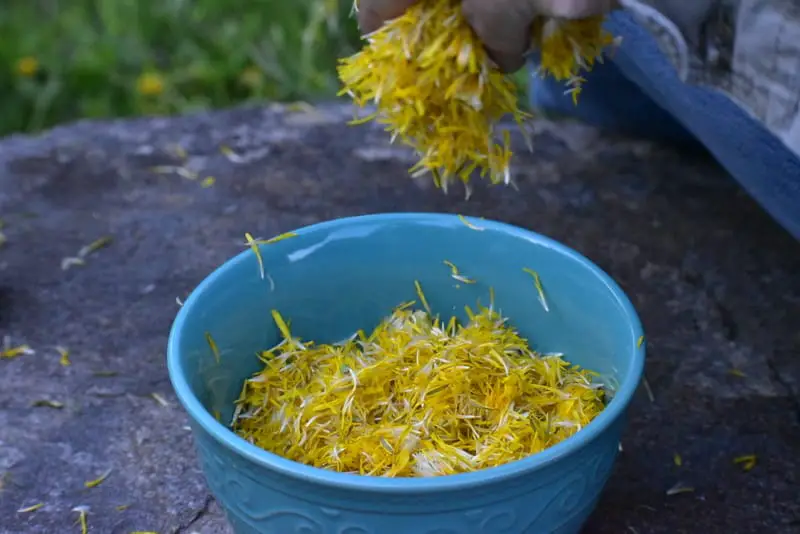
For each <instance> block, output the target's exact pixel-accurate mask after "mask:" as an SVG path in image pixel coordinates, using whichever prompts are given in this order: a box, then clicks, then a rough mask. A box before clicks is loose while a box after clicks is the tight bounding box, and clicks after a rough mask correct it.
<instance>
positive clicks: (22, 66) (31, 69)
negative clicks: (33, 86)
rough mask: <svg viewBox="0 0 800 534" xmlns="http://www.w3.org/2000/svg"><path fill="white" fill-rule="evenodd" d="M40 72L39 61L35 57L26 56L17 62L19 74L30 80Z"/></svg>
mask: <svg viewBox="0 0 800 534" xmlns="http://www.w3.org/2000/svg"><path fill="white" fill-rule="evenodd" d="M37 72H39V60H38V59H36V58H35V57H33V56H25V57H22V58H19V59H18V60H17V74H19V75H20V76H24V77H25V78H30V77H32V76H34V75H35V74H36V73H37Z"/></svg>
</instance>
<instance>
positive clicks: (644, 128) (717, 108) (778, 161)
mask: <svg viewBox="0 0 800 534" xmlns="http://www.w3.org/2000/svg"><path fill="white" fill-rule="evenodd" d="M607 28H608V30H609V31H611V32H612V33H613V34H614V35H619V36H622V39H623V43H624V44H623V46H621V47H620V48H619V50H617V51H616V53H615V54H614V57H613V60H611V61H606V62H605V63H604V64H602V65H598V66H597V67H595V70H594V71H592V72H590V73H588V75H586V76H585V77H586V79H587V83H586V84H585V86H584V88H583V92H582V93H581V97H580V101H579V103H578V106H577V107H576V106H574V105H573V103H572V100H571V98H570V97H569V96H565V95H564V94H563V93H564V87H563V84H561V83H559V82H555V81H554V80H552V79H551V78H546V79H542V78H540V77H538V76H535V75H534V76H533V78H532V83H531V95H530V98H531V103H532V105H533V107H534V109H540V110H543V111H550V112H556V113H559V114H564V115H570V116H573V117H575V118H577V119H579V120H582V121H584V122H586V123H589V124H593V125H596V126H598V127H601V128H606V129H610V130H616V131H621V132H625V133H629V134H632V135H636V136H640V137H647V138H652V139H657V140H666V141H670V142H675V143H686V144H691V143H694V142H698V143H701V144H702V145H703V146H705V148H706V149H707V150H708V151H709V152H710V153H711V154H712V155H713V156H714V157H715V158H716V159H717V161H719V163H720V164H721V165H722V166H723V167H724V168H725V169H726V170H727V171H728V172H729V173H730V174H731V175H732V176H733V178H735V179H736V180H737V181H738V182H739V184H740V185H741V186H742V187H743V188H744V189H745V190H746V191H747V192H748V193H749V194H750V195H751V196H752V197H753V198H755V200H756V201H757V202H758V203H759V204H760V205H761V206H762V207H763V208H764V209H765V210H766V211H767V212H769V213H770V214H771V215H772V217H773V218H774V219H775V220H776V221H778V223H780V224H781V225H782V226H783V227H784V228H785V229H786V230H788V231H789V232H790V233H791V234H792V235H794V237H795V238H796V239H800V158H798V156H797V155H796V154H795V153H794V152H792V151H791V150H790V149H789V148H788V147H787V146H786V145H784V144H783V142H782V141H781V140H780V139H778V138H777V137H776V136H774V135H773V134H772V133H771V132H770V131H769V130H767V129H766V128H765V127H764V126H762V125H761V123H760V122H758V121H757V120H755V119H753V118H751V117H750V115H748V113H747V112H746V111H744V110H743V109H741V108H740V107H739V106H737V105H736V104H735V103H734V102H732V101H731V100H730V99H729V98H728V97H726V96H725V95H723V94H721V93H718V92H716V91H714V90H713V89H708V88H704V87H696V86H691V85H686V84H684V83H683V82H682V81H681V80H680V79H679V78H678V75H677V73H676V72H675V70H674V68H673V67H672V65H671V64H670V63H669V62H668V60H667V59H666V58H665V57H664V55H663V54H662V53H661V51H660V50H659V49H658V46H657V44H656V42H655V41H654V39H653V38H652V37H651V36H650V34H649V33H648V31H647V30H645V29H644V28H643V27H641V26H640V25H639V24H638V23H637V22H635V21H634V20H633V18H632V17H631V16H630V15H629V14H628V13H626V12H624V11H618V12H615V13H613V14H612V15H611V16H610V17H609V19H608V22H607ZM535 61H536V60H535V59H533V60H532V63H533V64H532V69H534V68H535V66H536V65H535ZM798 90H800V88H798Z"/></svg>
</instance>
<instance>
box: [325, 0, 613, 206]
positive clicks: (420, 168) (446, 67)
mask: <svg viewBox="0 0 800 534" xmlns="http://www.w3.org/2000/svg"><path fill="white" fill-rule="evenodd" d="M602 23H603V18H602V17H593V18H589V19H585V20H580V21H567V20H552V19H544V18H542V19H540V20H539V21H537V23H536V24H534V28H533V33H532V45H533V48H534V49H536V50H538V51H539V52H540V53H541V55H542V65H541V71H540V73H541V74H542V75H546V74H550V75H552V76H554V77H555V78H556V79H558V80H562V81H564V82H566V84H567V88H566V89H567V91H568V92H569V93H571V94H572V96H573V99H577V95H578V93H579V91H580V84H581V82H582V81H583V79H582V78H581V77H580V76H579V72H580V71H582V70H590V69H591V67H592V65H593V64H594V62H595V61H597V60H599V58H600V54H601V53H602V51H603V49H604V47H605V46H607V45H608V44H611V43H613V38H612V37H611V35H609V34H608V33H607V32H605V30H603V28H602ZM367 41H368V42H367V45H366V46H365V48H364V49H363V50H361V51H360V52H358V53H357V54H355V55H353V56H351V57H349V58H345V59H343V60H341V64H340V66H339V77H340V78H341V80H342V82H343V85H344V89H343V90H342V92H341V94H348V95H350V96H351V98H352V99H353V100H354V101H355V103H356V104H357V105H359V106H362V107H364V106H367V105H369V104H372V105H374V106H375V108H376V110H375V113H374V114H372V115H369V116H368V117H366V118H364V119H360V120H358V121H354V122H367V121H369V120H373V119H374V120H375V121H377V122H378V123H380V124H382V125H384V126H385V129H386V131H388V132H389V133H390V134H391V135H392V139H393V140H394V139H399V140H400V141H402V142H403V143H405V144H407V145H410V146H411V147H412V148H414V149H415V151H416V152H417V154H418V155H419V157H420V160H419V162H418V163H417V164H416V165H415V166H413V167H412V168H411V169H410V172H411V173H412V176H420V175H423V174H426V173H430V174H431V175H432V176H433V180H434V183H435V184H436V185H437V186H439V187H442V188H443V189H445V190H446V188H447V187H448V185H449V184H451V183H453V182H454V181H458V180H460V181H461V182H463V183H464V184H465V186H467V193H468V194H469V187H468V183H469V180H470V177H471V175H472V174H473V172H474V171H478V172H479V173H480V176H481V177H482V178H486V179H488V180H489V181H490V182H492V183H506V184H508V183H510V181H511V177H510V172H509V164H510V159H511V147H510V144H511V141H510V136H509V135H508V132H504V133H503V134H502V135H498V129H497V127H496V125H497V123H498V121H499V120H500V119H501V118H502V117H503V116H505V115H510V116H511V117H512V118H513V119H514V120H515V121H516V122H517V124H518V125H519V126H520V127H521V126H522V125H523V121H524V120H525V119H526V118H527V117H528V115H527V114H525V113H524V112H522V111H521V110H520V109H519V104H518V99H517V89H516V86H515V84H514V82H513V81H512V79H511V78H510V77H509V76H507V75H505V74H503V73H502V72H500V71H498V70H497V69H495V68H493V67H492V62H491V61H490V59H489V56H488V54H487V53H486V51H485V50H484V48H483V46H482V44H481V42H480V40H479V39H478V37H477V35H475V33H474V32H473V30H472V28H471V27H470V25H469V24H468V22H467V20H466V18H465V17H464V16H463V14H462V12H461V2H460V0H422V1H420V2H417V3H416V4H414V5H413V6H412V7H411V8H410V9H408V10H407V11H406V12H405V14H404V15H402V16H400V17H398V18H396V19H394V20H392V21H390V22H388V23H387V24H386V25H384V26H383V27H382V28H380V29H379V30H377V31H375V32H373V33H371V34H370V35H368V36H367ZM521 129H522V128H521ZM523 133H524V129H523Z"/></svg>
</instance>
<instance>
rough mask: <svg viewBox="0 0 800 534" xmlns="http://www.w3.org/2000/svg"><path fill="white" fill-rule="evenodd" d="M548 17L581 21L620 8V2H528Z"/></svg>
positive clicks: (537, 0)
mask: <svg viewBox="0 0 800 534" xmlns="http://www.w3.org/2000/svg"><path fill="white" fill-rule="evenodd" d="M528 1H529V2H530V3H531V4H533V5H534V9H535V10H536V11H537V12H538V13H539V14H541V15H545V16H547V17H559V18H566V19H580V18H586V17H593V16H595V15H603V14H605V13H608V12H609V11H611V10H613V9H616V8H618V7H619V1H618V0H528Z"/></svg>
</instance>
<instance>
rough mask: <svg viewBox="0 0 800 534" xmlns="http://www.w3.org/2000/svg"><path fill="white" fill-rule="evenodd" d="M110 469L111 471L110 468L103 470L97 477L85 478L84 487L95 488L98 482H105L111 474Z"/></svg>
mask: <svg viewBox="0 0 800 534" xmlns="http://www.w3.org/2000/svg"><path fill="white" fill-rule="evenodd" d="M112 471H113V470H112V469H109V470H107V471H105V472H104V473H103V474H102V475H100V476H99V477H97V478H95V479H93V480H87V481H86V482H84V483H83V485H84V487H87V488H96V487H97V486H99V485H100V484H102V483H103V482H105V480H106V479H107V478H108V476H109V475H110V474H111V472H112Z"/></svg>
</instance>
